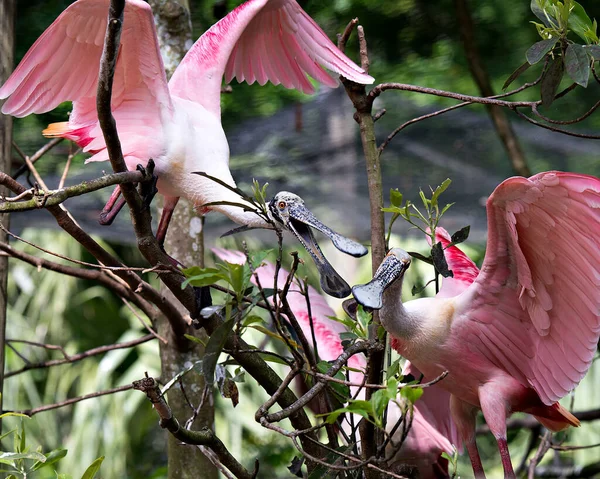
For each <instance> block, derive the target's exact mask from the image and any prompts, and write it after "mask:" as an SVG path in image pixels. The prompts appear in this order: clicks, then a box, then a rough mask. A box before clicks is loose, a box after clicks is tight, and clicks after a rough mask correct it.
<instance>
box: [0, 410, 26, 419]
mask: <svg viewBox="0 0 600 479" xmlns="http://www.w3.org/2000/svg"><path fill="white" fill-rule="evenodd" d="M11 416H14V417H26V418H27V419H31V418H30V417H29V416H28V415H27V414H21V413H20V412H5V413H4V414H0V419H3V418H5V417H11Z"/></svg>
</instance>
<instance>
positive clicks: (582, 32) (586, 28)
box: [568, 2, 595, 43]
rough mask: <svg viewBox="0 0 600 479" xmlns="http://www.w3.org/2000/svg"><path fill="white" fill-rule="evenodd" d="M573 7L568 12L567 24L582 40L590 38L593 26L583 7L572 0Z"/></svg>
mask: <svg viewBox="0 0 600 479" xmlns="http://www.w3.org/2000/svg"><path fill="white" fill-rule="evenodd" d="M572 5H573V7H572V8H571V12H570V14H569V22H568V26H569V28H570V29H571V30H573V32H574V33H575V34H576V35H577V36H578V37H579V38H581V39H582V40H583V41H584V42H586V43H587V42H588V41H589V40H592V39H593V37H592V38H590V33H591V34H593V35H595V31H594V26H593V23H592V21H591V20H590V17H589V16H588V14H587V13H586V12H585V9H584V8H583V7H582V6H581V5H580V4H579V3H577V2H572Z"/></svg>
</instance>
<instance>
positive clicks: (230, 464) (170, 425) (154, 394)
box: [133, 377, 258, 479]
mask: <svg viewBox="0 0 600 479" xmlns="http://www.w3.org/2000/svg"><path fill="white" fill-rule="evenodd" d="M133 388H134V389H137V390H138V391H142V392H144V393H145V394H146V396H148V399H150V402H151V403H152V404H153V406H154V409H155V410H156V412H157V414H158V416H159V417H160V427H162V428H165V429H167V430H168V431H169V432H170V433H171V434H173V436H175V437H176V438H177V439H178V440H180V441H181V442H184V443H185V444H192V445H196V446H207V447H209V448H210V449H211V450H212V451H213V452H214V453H215V454H216V455H217V457H218V458H219V461H221V463H222V464H223V465H224V466H226V467H227V469H229V470H230V471H231V472H232V473H233V474H235V476H236V477H238V478H240V479H253V478H254V477H256V474H257V472H258V462H257V464H256V467H255V470H254V473H250V472H248V470H247V469H246V468H245V467H244V466H242V465H241V464H240V463H239V462H238V461H237V459H236V458H235V457H233V455H232V454H231V453H230V452H229V451H228V450H227V448H226V447H225V445H224V444H223V443H222V442H221V440H220V439H219V438H218V437H217V436H216V435H215V433H214V432H213V431H212V430H210V429H209V428H207V427H203V428H202V429H201V430H199V431H191V430H189V429H185V428H183V427H181V425H180V424H179V421H178V420H177V419H176V418H174V417H173V413H172V412H171V408H170V407H169V405H168V404H167V402H166V401H165V399H164V396H163V395H162V394H161V392H160V389H159V387H158V383H157V382H156V380H155V379H153V378H148V377H147V378H144V379H141V380H139V381H135V382H134V383H133Z"/></svg>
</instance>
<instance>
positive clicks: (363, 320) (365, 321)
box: [356, 304, 373, 331]
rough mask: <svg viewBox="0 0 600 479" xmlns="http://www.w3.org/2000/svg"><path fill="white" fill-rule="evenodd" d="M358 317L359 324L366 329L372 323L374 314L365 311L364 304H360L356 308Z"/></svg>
mask: <svg viewBox="0 0 600 479" xmlns="http://www.w3.org/2000/svg"><path fill="white" fill-rule="evenodd" d="M356 319H357V320H358V322H359V324H360V325H361V326H362V327H363V328H364V330H365V331H366V330H367V328H368V327H369V324H371V321H372V319H373V315H372V314H371V313H369V312H367V311H365V309H364V308H363V307H362V305H360V304H359V305H358V308H357V309H356Z"/></svg>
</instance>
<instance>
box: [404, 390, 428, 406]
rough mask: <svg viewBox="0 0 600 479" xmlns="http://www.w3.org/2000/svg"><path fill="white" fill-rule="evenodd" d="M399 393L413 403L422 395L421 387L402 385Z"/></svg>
mask: <svg viewBox="0 0 600 479" xmlns="http://www.w3.org/2000/svg"><path fill="white" fill-rule="evenodd" d="M400 394H401V396H402V397H403V398H406V399H407V400H408V401H410V402H411V403H413V404H414V403H415V402H417V400H418V399H419V398H420V397H421V396H422V395H423V388H413V387H403V388H402V389H400Z"/></svg>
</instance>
